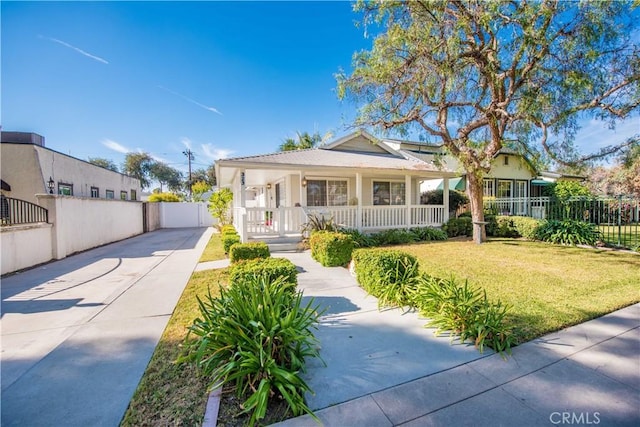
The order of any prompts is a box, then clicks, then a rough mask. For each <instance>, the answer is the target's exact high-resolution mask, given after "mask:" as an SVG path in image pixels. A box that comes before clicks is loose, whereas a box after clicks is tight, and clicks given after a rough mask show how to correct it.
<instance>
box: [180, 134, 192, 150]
mask: <svg viewBox="0 0 640 427" xmlns="http://www.w3.org/2000/svg"><path fill="white" fill-rule="evenodd" d="M180 142H182V145H184V146H185V147H186V148H187V149H189V150H191V149H192V147H193V144H191V140H190V139H189V138H187V137H182V138H181V139H180Z"/></svg>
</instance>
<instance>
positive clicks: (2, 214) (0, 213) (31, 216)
mask: <svg viewBox="0 0 640 427" xmlns="http://www.w3.org/2000/svg"><path fill="white" fill-rule="evenodd" d="M0 221H1V223H2V225H18V224H35V223H38V222H49V212H48V211H47V210H46V209H45V208H43V207H42V206H39V205H36V204H34V203H31V202H27V201H26V200H20V199H14V198H11V197H5V196H0Z"/></svg>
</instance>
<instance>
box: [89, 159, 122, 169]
mask: <svg viewBox="0 0 640 427" xmlns="http://www.w3.org/2000/svg"><path fill="white" fill-rule="evenodd" d="M87 161H88V162H89V163H91V164H92V165H96V166H100V167H101V168H105V169H109V170H110V171H114V172H119V170H118V165H116V164H115V162H114V161H113V160H110V159H105V158H102V157H89V159H88V160H87Z"/></svg>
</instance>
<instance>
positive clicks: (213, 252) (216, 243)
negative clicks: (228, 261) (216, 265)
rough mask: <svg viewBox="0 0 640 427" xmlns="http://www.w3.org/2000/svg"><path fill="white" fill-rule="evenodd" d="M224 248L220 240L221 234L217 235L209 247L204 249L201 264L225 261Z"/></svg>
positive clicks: (211, 240) (210, 241)
mask: <svg viewBox="0 0 640 427" xmlns="http://www.w3.org/2000/svg"><path fill="white" fill-rule="evenodd" d="M225 258H226V255H225V253H224V248H223V247H222V240H220V234H218V233H215V234H213V235H212V236H211V239H209V243H207V247H206V248H204V251H203V252H202V255H201V256H200V262H207V261H217V260H219V259H225Z"/></svg>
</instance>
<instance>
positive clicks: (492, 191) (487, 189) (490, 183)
mask: <svg viewBox="0 0 640 427" xmlns="http://www.w3.org/2000/svg"><path fill="white" fill-rule="evenodd" d="M482 188H483V196H484V197H495V196H496V186H495V181H494V180H492V179H485V180H484V181H483V182H482Z"/></svg>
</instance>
